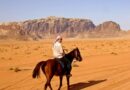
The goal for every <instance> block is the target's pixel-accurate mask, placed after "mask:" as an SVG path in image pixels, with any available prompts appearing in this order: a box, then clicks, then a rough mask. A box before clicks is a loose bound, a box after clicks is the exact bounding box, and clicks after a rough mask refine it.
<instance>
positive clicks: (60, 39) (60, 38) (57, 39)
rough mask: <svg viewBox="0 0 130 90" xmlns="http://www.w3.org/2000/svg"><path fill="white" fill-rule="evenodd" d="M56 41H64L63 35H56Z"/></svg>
mask: <svg viewBox="0 0 130 90" xmlns="http://www.w3.org/2000/svg"><path fill="white" fill-rule="evenodd" d="M56 42H60V43H61V42H62V37H61V36H60V35H58V36H57V37H56Z"/></svg>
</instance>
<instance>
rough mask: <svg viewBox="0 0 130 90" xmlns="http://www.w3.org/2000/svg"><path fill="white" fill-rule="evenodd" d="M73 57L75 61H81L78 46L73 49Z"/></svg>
mask: <svg viewBox="0 0 130 90" xmlns="http://www.w3.org/2000/svg"><path fill="white" fill-rule="evenodd" d="M74 57H75V59H76V60H77V61H82V56H81V54H80V51H79V49H78V48H75V49H74Z"/></svg>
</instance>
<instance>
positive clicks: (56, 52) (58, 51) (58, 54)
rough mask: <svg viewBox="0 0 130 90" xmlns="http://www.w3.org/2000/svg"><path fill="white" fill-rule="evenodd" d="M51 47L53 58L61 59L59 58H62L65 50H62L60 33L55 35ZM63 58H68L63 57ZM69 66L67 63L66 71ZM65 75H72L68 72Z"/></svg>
mask: <svg viewBox="0 0 130 90" xmlns="http://www.w3.org/2000/svg"><path fill="white" fill-rule="evenodd" d="M52 49H53V56H54V58H56V60H61V58H63V57H64V56H65V52H64V49H63V47H62V37H61V36H60V35H58V36H57V37H56V40H55V42H54V44H53V48H52ZM63 59H66V60H68V59H67V58H65V57H64V58H63ZM68 61H69V60H68ZM70 68H71V65H70V64H68V65H67V71H69V70H70ZM67 76H72V75H71V74H70V73H68V75H67Z"/></svg>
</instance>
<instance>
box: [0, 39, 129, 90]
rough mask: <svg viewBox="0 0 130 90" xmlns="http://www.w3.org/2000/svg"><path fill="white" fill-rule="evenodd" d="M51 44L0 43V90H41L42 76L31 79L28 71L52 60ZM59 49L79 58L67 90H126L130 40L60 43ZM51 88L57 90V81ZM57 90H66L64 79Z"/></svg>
mask: <svg viewBox="0 0 130 90" xmlns="http://www.w3.org/2000/svg"><path fill="white" fill-rule="evenodd" d="M52 43H53V40H42V41H0V90H43V86H44V84H45V81H46V78H45V76H44V75H43V73H42V72H41V75H40V78H38V79H33V78H32V71H33V69H34V67H35V65H36V64H37V63H38V62H39V61H42V60H47V59H48V58H53V57H52V50H51V49H52ZM63 46H64V48H65V49H66V52H69V51H71V50H72V49H73V48H75V47H78V48H79V50H80V52H81V55H82V57H83V61H82V62H75V63H73V68H72V72H71V73H72V77H71V78H70V88H71V90H130V39H64V41H63ZM51 84H52V87H53V89H54V90H57V88H58V85H59V78H58V77H53V79H52V81H51ZM48 90H49V89H48ZM61 90H67V85H66V78H65V77H64V79H63V86H62V89H61Z"/></svg>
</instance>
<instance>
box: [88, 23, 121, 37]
mask: <svg viewBox="0 0 130 90" xmlns="http://www.w3.org/2000/svg"><path fill="white" fill-rule="evenodd" d="M120 31H121V29H120V25H119V24H117V23H116V22H113V21H106V22H104V23H102V24H100V25H98V26H96V27H95V29H94V30H93V32H90V35H89V36H90V37H116V36H118V35H119V33H120Z"/></svg>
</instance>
